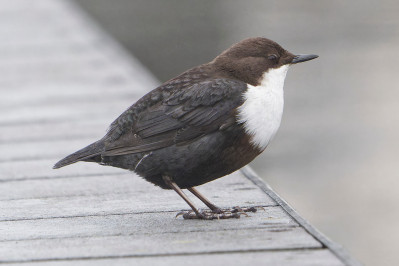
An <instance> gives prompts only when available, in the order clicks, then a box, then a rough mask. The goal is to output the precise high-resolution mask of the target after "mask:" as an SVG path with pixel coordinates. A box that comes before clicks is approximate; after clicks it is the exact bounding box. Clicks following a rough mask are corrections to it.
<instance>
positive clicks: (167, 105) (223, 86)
mask: <svg viewBox="0 0 399 266" xmlns="http://www.w3.org/2000/svg"><path fill="white" fill-rule="evenodd" d="M317 57H318V56H317V55H294V54H292V53H290V52H288V51H286V50H285V49H283V48H282V47H281V46H280V45H279V44H277V43H276V42H273V41H271V40H269V39H266V38H260V37H259V38H249V39H246V40H243V41H241V42H239V43H237V44H234V45H233V46H231V47H230V48H229V49H227V50H226V51H224V52H223V53H222V54H220V55H219V56H217V57H216V58H215V59H214V60H213V61H211V62H209V63H206V64H203V65H200V66H197V67H194V68H192V69H189V70H187V71H186V72H184V73H182V74H181V75H179V76H177V77H175V78H173V79H171V80H169V81H166V82H165V83H163V84H162V85H161V86H159V87H158V88H156V89H154V90H152V91H151V92H149V93H148V94H146V95H144V96H143V97H142V98H141V99H140V100H138V101H137V102H136V103H135V104H133V105H132V106H131V107H130V108H128V109H127V110H126V111H125V112H123V113H122V114H121V115H120V116H119V117H118V118H117V119H116V120H115V121H114V122H113V123H112V124H111V126H110V128H109V130H108V132H107V134H106V135H105V136H104V137H103V138H102V139H100V140H98V141H96V142H94V143H92V144H90V145H89V146H87V147H85V148H83V149H81V150H79V151H77V152H75V153H73V154H71V155H69V156H67V157H66V158H64V159H62V160H61V161H59V162H58V163H56V164H55V165H54V168H60V167H63V166H66V165H69V164H72V163H75V162H78V161H85V162H97V163H100V164H102V165H110V166H114V167H119V168H123V169H128V170H131V171H134V172H135V173H137V174H138V175H140V176H141V177H143V178H144V179H146V180H147V181H149V182H151V183H153V184H155V185H157V186H160V187H161V188H164V189H173V190H175V191H176V192H177V193H178V194H179V195H180V196H181V197H182V198H183V199H184V200H185V201H186V202H187V203H188V205H190V207H191V209H192V211H188V212H186V213H184V214H183V217H184V218H186V219H190V218H198V219H215V218H232V217H235V218H237V217H239V215H240V213H242V212H246V211H256V209H254V208H244V207H243V208H240V207H235V208H231V209H220V208H218V207H217V206H216V205H214V204H212V203H211V202H210V201H209V200H207V199H206V198H205V197H204V196H203V195H201V194H200V193H199V192H198V190H196V189H195V188H194V187H196V186H198V185H202V184H204V183H207V182H209V181H212V180H215V179H217V178H219V177H223V176H225V175H228V174H230V173H232V172H234V171H236V170H238V169H240V168H241V167H243V166H245V165H246V164H248V163H249V162H251V161H252V160H253V159H254V158H255V157H256V156H258V155H259V154H260V153H261V152H263V151H264V150H265V149H266V147H267V146H268V144H269V143H270V141H271V140H272V138H273V137H274V135H275V134H276V132H277V130H278V128H279V126H280V121H281V117H282V114H283V106H284V97H283V94H284V93H283V86H284V79H285V76H286V73H287V70H288V68H289V67H290V66H291V65H293V64H296V63H300V62H304V61H308V60H312V59H314V58H317ZM182 189H188V190H189V191H190V192H192V193H193V194H194V195H195V196H196V197H198V198H199V199H200V200H201V201H202V202H204V203H205V204H206V205H207V206H208V207H209V208H210V210H203V211H200V210H199V209H197V208H196V207H195V206H194V204H193V203H192V202H191V201H190V199H189V198H188V197H187V196H186V195H185V193H184V192H183V191H182Z"/></svg>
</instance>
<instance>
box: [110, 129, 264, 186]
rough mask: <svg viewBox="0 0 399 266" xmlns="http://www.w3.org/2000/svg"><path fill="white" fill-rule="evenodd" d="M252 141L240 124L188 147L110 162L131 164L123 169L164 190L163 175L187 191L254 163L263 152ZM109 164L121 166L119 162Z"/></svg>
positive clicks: (177, 146)
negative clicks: (132, 171) (251, 143)
mask: <svg viewBox="0 0 399 266" xmlns="http://www.w3.org/2000/svg"><path fill="white" fill-rule="evenodd" d="M249 141H250V138H249V136H248V135H247V134H245V132H244V130H243V128H242V127H241V126H238V125H237V126H234V127H232V128H230V129H228V130H224V131H217V132H214V133H212V134H208V135H206V136H203V137H201V138H198V139H197V140H195V141H193V142H191V143H189V144H184V145H173V146H170V147H166V148H163V149H159V150H154V151H151V152H147V153H141V154H131V155H122V156H123V157H124V158H118V159H117V160H114V158H110V159H112V160H113V161H119V162H120V161H124V162H126V163H128V162H129V165H130V166H129V167H126V165H122V168H125V169H126V168H128V169H130V170H134V171H135V172H136V173H137V174H139V175H140V176H142V177H143V178H145V179H146V180H147V181H149V182H152V183H154V184H155V185H158V186H160V187H162V188H168V187H166V185H165V184H164V182H163V179H162V176H163V175H168V176H170V177H172V178H173V180H174V181H175V182H176V183H177V185H179V187H181V188H188V187H194V186H198V185H201V184H204V183H206V182H209V181H212V180H215V179H217V178H219V177H222V176H225V175H227V174H230V173H232V172H234V171H236V170H238V169H240V168H241V167H243V166H245V165H246V164H248V163H249V162H251V161H252V160H253V159H254V158H255V157H256V156H257V155H259V153H260V152H261V151H260V150H258V149H256V148H254V147H253V145H250V143H249ZM115 157H121V156H115ZM110 159H109V160H110ZM121 159H122V160H121ZM126 163H125V164H126ZM107 164H108V165H112V166H116V167H121V165H120V163H119V165H115V164H113V163H112V162H111V163H107Z"/></svg>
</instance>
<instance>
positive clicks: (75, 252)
mask: <svg viewBox="0 0 399 266" xmlns="http://www.w3.org/2000/svg"><path fill="white" fill-rule="evenodd" d="M295 248H302V249H303V248H307V249H310V248H321V245H320V243H319V242H317V241H316V240H315V239H314V238H313V237H312V236H311V235H309V234H308V233H307V232H306V231H304V230H303V229H302V228H298V227H293V228H286V229H284V230H275V229H251V230H247V229H243V230H234V229H232V230H221V231H206V230H205V231H200V232H184V233H174V232H173V233H161V234H153V233H152V232H151V230H150V231H148V232H145V233H144V234H143V233H140V234H135V233H134V234H133V235H126V236H125V235H121V236H105V237H97V236H91V237H81V238H57V239H37V240H25V241H5V242H0V258H1V261H2V262H11V261H21V260H49V259H52V260H54V259H65V258H68V259H74V258H93V257H107V256H113V257H117V256H150V255H157V256H159V255H166V254H170V255H173V254H187V253H189V254H191V253H193V252H195V253H204V252H206V253H208V252H211V253H212V252H232V251H239V252H243V251H264V250H278V249H282V250H285V249H295Z"/></svg>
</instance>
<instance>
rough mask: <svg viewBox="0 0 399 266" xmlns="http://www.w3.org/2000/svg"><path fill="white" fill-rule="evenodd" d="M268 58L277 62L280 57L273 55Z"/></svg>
mask: <svg viewBox="0 0 399 266" xmlns="http://www.w3.org/2000/svg"><path fill="white" fill-rule="evenodd" d="M267 58H268V59H269V60H272V61H276V60H277V58H278V57H277V55H275V54H271V55H269V56H268V57H267Z"/></svg>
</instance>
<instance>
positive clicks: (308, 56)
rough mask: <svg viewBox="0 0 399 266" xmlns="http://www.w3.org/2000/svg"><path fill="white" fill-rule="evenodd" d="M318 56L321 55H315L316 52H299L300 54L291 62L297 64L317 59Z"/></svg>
mask: <svg viewBox="0 0 399 266" xmlns="http://www.w3.org/2000/svg"><path fill="white" fill-rule="evenodd" d="M317 57H319V56H318V55H315V54H299V55H296V56H295V57H294V59H292V61H291V64H297V63H301V62H305V61H309V60H312V59H315V58H317Z"/></svg>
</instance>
